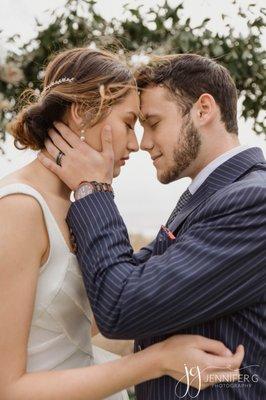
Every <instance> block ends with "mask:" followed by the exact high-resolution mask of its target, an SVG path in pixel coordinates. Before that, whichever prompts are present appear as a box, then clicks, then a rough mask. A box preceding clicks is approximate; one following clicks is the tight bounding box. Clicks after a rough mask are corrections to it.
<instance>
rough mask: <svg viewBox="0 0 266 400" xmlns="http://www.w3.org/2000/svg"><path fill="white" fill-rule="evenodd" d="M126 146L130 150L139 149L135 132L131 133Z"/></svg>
mask: <svg viewBox="0 0 266 400" xmlns="http://www.w3.org/2000/svg"><path fill="white" fill-rule="evenodd" d="M127 147H128V150H129V151H130V152H136V151H139V143H138V140H137V136H136V135H135V134H133V135H131V137H130V140H129V142H128V146H127Z"/></svg>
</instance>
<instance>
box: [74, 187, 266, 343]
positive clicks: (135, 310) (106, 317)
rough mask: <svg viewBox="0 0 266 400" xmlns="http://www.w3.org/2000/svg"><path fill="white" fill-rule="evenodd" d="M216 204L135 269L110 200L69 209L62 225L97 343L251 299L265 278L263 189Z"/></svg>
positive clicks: (210, 314) (158, 330)
mask: <svg viewBox="0 0 266 400" xmlns="http://www.w3.org/2000/svg"><path fill="white" fill-rule="evenodd" d="M216 203H217V204H215V206H214V207H213V208H212V207H210V206H209V207H208V209H210V210H212V211H211V213H210V214H209V215H204V219H202V220H198V222H196V223H195V224H194V225H193V226H191V227H190V228H189V229H188V230H187V231H186V232H185V233H184V234H183V235H182V236H181V237H180V240H177V241H176V243H174V244H172V245H171V246H170V247H169V248H168V249H167V251H166V252H165V253H164V254H163V255H160V256H152V257H150V258H149V259H148V260H147V261H146V262H144V263H141V264H138V262H137V261H136V259H135V258H134V257H133V250H132V247H131V245H130V243H129V240H128V235H127V230H126V227H125V225H124V223H123V220H122V218H121V216H120V214H119V212H118V210H117V207H116V205H115V203H114V200H113V197H112V195H111V194H110V193H95V194H92V195H90V196H87V197H85V198H83V199H81V200H79V201H77V202H75V203H74V204H73V205H72V206H71V209H70V212H69V215H68V224H69V225H70V227H71V229H72V230H73V232H74V234H75V236H76V240H77V245H78V248H77V257H78V261H79V263H80V267H81V270H82V273H83V277H84V282H85V286H86V290H87V294H88V296H89V298H90V300H91V305H92V309H93V311H94V314H95V318H96V321H97V324H98V326H99V328H100V330H101V332H102V333H103V334H104V335H105V336H107V337H111V338H124V339H127V338H141V337H145V336H150V335H153V336H154V335H160V334H166V333H172V332H176V331H178V330H180V329H182V328H185V327H188V326H192V325H195V324H197V323H200V322H204V321H207V320H210V319H212V318H216V317H219V316H221V315H224V314H226V313H231V312H234V311H236V310H238V309H241V308H243V307H245V306H247V305H249V304H251V303H252V302H254V301H257V300H258V298H259V296H260V295H261V294H263V291H264V277H265V275H264V271H263V269H264V268H265V257H266V250H265V241H266V232H265V222H266V217H265V216H266V194H265V189H257V188H254V190H253V189H252V188H251V189H250V188H247V189H241V191H240V193H235V194H234V195H232V194H231V193H230V194H228V195H227V196H226V195H224V196H223V199H218V201H217V199H216ZM243 232H244V234H243Z"/></svg>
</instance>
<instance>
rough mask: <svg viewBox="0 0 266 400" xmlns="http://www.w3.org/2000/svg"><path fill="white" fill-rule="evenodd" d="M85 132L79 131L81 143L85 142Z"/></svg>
mask: <svg viewBox="0 0 266 400" xmlns="http://www.w3.org/2000/svg"><path fill="white" fill-rule="evenodd" d="M84 135H85V130H84V129H81V131H80V140H81V141H82V142H85V139H86V138H85V136H84Z"/></svg>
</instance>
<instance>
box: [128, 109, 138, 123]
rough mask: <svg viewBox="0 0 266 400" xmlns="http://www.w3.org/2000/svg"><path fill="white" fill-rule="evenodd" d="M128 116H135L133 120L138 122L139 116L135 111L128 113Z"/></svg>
mask: <svg viewBox="0 0 266 400" xmlns="http://www.w3.org/2000/svg"><path fill="white" fill-rule="evenodd" d="M127 114H129V115H133V118H134V120H135V121H137V119H138V115H137V114H135V113H134V112H133V111H127Z"/></svg>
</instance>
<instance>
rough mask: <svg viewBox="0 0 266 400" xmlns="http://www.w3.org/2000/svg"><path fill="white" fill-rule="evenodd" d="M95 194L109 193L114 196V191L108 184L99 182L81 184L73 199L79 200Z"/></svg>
mask: <svg viewBox="0 0 266 400" xmlns="http://www.w3.org/2000/svg"><path fill="white" fill-rule="evenodd" d="M95 192H110V193H112V195H113V196H114V191H113V188H112V186H111V185H110V184H109V183H100V182H96V181H93V182H82V183H81V184H80V185H79V187H78V188H77V189H76V190H75V191H74V199H75V200H80V199H82V198H83V197H86V196H88V195H90V194H92V193H95Z"/></svg>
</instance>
